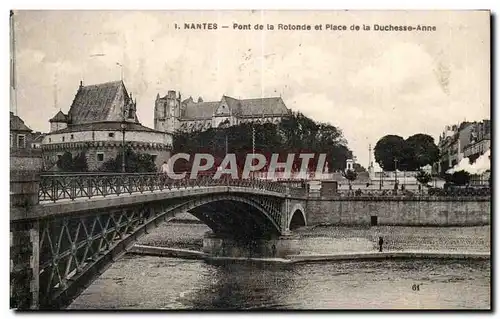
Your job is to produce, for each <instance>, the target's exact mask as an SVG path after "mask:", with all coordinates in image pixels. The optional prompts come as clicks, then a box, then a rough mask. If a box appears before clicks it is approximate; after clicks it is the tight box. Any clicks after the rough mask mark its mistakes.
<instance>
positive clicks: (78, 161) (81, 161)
mask: <svg viewBox="0 0 500 319" xmlns="http://www.w3.org/2000/svg"><path fill="white" fill-rule="evenodd" d="M88 170H89V167H88V164H87V156H86V154H85V152H80V153H79V154H78V155H77V156H75V158H74V159H73V172H88Z"/></svg>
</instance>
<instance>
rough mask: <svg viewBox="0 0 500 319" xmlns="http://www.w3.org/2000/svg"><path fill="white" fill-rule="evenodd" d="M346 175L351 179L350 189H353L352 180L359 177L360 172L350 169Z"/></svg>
mask: <svg viewBox="0 0 500 319" xmlns="http://www.w3.org/2000/svg"><path fill="white" fill-rule="evenodd" d="M344 177H345V178H346V179H347V180H348V181H349V190H350V189H352V186H351V182H353V181H354V180H356V178H358V174H357V173H356V172H355V171H354V170H351V169H348V170H346V172H345V173H344Z"/></svg>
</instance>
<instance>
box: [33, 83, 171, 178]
mask: <svg viewBox="0 0 500 319" xmlns="http://www.w3.org/2000/svg"><path fill="white" fill-rule="evenodd" d="M49 122H50V132H49V133H48V134H47V135H46V136H45V137H44V138H43V142H42V150H43V157H44V158H43V159H44V163H45V167H47V168H49V169H50V168H52V167H54V165H55V164H56V163H57V160H58V158H60V157H61V156H62V154H64V153H65V152H70V153H71V154H72V155H73V156H76V155H78V154H79V153H81V152H84V153H85V154H86V159H87V164H88V168H89V170H90V171H94V170H98V169H99V168H100V166H101V165H102V164H103V163H104V162H106V161H108V160H110V159H114V158H115V157H116V156H117V155H118V154H120V153H121V152H123V149H124V148H123V146H124V143H125V146H126V147H127V148H131V149H132V150H133V151H134V152H138V153H146V154H150V155H152V156H153V158H154V160H155V164H156V166H157V167H160V166H161V164H162V163H163V162H164V161H166V160H168V158H169V156H170V150H171V148H172V135H171V134H168V133H166V132H161V131H157V130H154V129H151V128H148V127H145V126H143V125H141V123H140V122H139V119H138V117H137V113H136V102H135V101H134V100H133V98H132V94H128V92H127V89H126V88H125V85H124V83H123V82H122V81H116V82H108V83H102V84H97V85H88V86H84V85H83V83H81V82H80V87H79V88H78V90H77V93H76V95H75V98H74V100H73V103H72V105H71V107H70V109H69V112H68V114H64V113H63V112H62V111H59V112H58V113H57V114H56V115H55V116H54V117H53V118H52V119H50V121H49Z"/></svg>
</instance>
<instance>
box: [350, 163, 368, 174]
mask: <svg viewBox="0 0 500 319" xmlns="http://www.w3.org/2000/svg"><path fill="white" fill-rule="evenodd" d="M353 168H354V171H355V172H356V173H364V172H366V168H364V167H363V166H361V164H359V163H354V165H353Z"/></svg>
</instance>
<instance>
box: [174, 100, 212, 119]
mask: <svg viewBox="0 0 500 319" xmlns="http://www.w3.org/2000/svg"><path fill="white" fill-rule="evenodd" d="M219 104H220V102H202V103H187V104H186V113H184V116H183V118H185V119H209V118H212V115H213V113H214V112H215V109H216V108H217V106H219Z"/></svg>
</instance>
